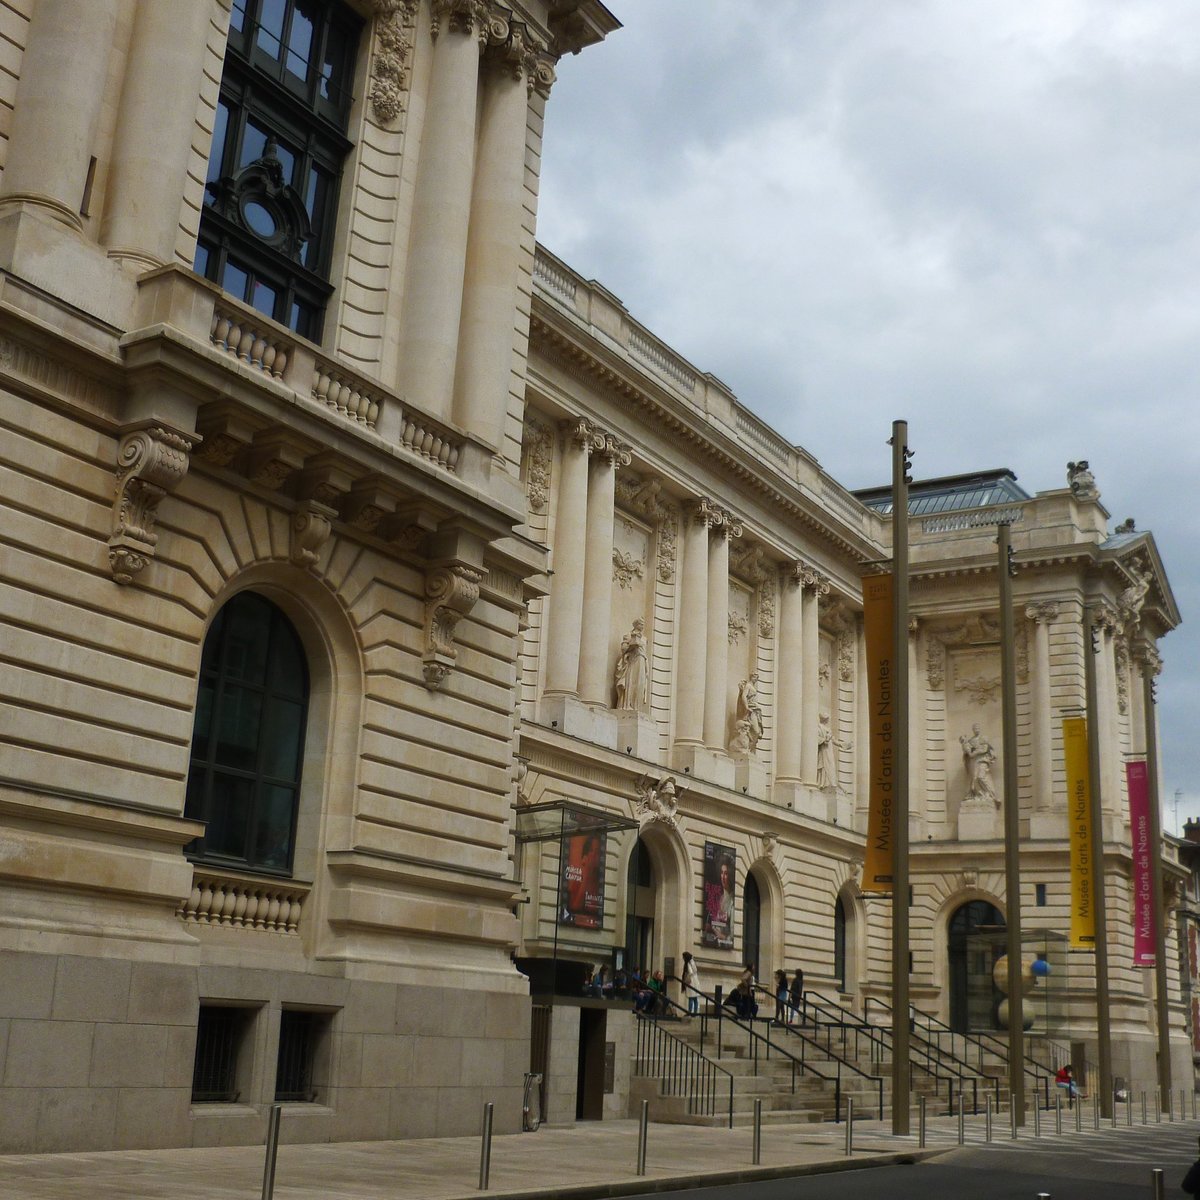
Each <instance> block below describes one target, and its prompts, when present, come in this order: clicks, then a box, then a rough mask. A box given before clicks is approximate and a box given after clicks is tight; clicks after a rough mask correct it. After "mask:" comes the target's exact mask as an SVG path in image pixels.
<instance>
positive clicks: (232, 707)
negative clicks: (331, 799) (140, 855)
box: [184, 591, 311, 878]
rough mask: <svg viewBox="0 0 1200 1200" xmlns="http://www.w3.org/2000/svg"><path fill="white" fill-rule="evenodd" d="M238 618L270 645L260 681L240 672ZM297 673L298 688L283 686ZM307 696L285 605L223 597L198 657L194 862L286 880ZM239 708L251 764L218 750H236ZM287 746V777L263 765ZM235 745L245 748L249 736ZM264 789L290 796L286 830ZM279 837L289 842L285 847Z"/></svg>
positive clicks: (306, 677)
mask: <svg viewBox="0 0 1200 1200" xmlns="http://www.w3.org/2000/svg"><path fill="white" fill-rule="evenodd" d="M243 621H250V622H255V623H257V625H258V627H259V628H258V632H259V633H260V635H261V636H262V637H263V638H265V641H266V646H265V649H264V651H263V654H262V669H261V679H253V678H247V677H246V676H244V675H242V674H239V668H238V663H237V662H236V652H237V650H238V646H237V644H236V643H235V641H234V638H235V634H236V632H237V627H238V626H239V624H240V623H241V622H243ZM293 675H294V676H295V677H296V678H297V679H298V685H297V686H286V685H285V684H286V680H287V679H288V677H289V676H293ZM281 681H285V682H281ZM310 696H311V679H310V673H309V669H308V658H307V655H306V654H305V652H304V645H303V643H302V642H301V640H300V636H299V634H298V633H297V632H296V629H295V626H293V625H292V623H291V621H289V620H288V618H287V616H286V614H285V613H284V612H283V610H282V609H281V608H279V606H278V605H276V604H274V603H273V602H272V601H271V600H269V599H268V598H267V597H266V596H263V595H262V594H261V593H258V592H254V591H243V592H238V593H237V595H235V596H233V597H231V598H230V599H229V600H228V601H226V603H225V604H224V605H222V607H221V609H220V611H219V612H218V613H217V615H216V616H215V617H214V619H213V622H212V625H211V626H210V628H209V630H208V634H207V636H206V637H205V639H204V648H203V651H202V655H201V665H200V677H199V680H198V686H197V700H196V716H195V721H194V723H193V731H192V753H191V762H190V767H189V772H188V783H187V799H186V804H185V809H184V815H185V816H187V817H188V818H190V819H193V820H201V821H204V822H205V832H204V834H203V835H202V836H201V837H199V838H197V839H195V840H194V841H192V842H191V843H189V845H188V847H187V854H188V857H189V858H190V859H192V860H193V861H196V862H203V863H208V864H214V865H219V866H224V867H232V868H235V869H238V870H245V871H253V872H255V873H257V874H264V875H276V876H279V877H281V878H290V877H291V875H292V871H293V865H294V862H293V860H294V855H295V847H296V829H297V824H298V820H299V812H300V788H301V784H302V775H303V770H302V768H303V762H304V742H305V733H306V730H307V725H308V708H309V699H310ZM239 711H240V712H241V714H242V715H243V721H244V720H245V714H246V713H247V712H251V713H252V714H253V716H254V718H255V722H256V726H257V727H256V729H255V730H254V731H253V733H254V740H253V764H252V765H248V764H247V763H245V762H241V763H239V762H237V761H235V760H234V759H233V756H232V755H231V754H230V753H229V751H228V750H224V751H223V749H222V747H223V745H225V744H226V743H229V744H231V745H232V746H233V747H234V749H235V750H236V749H237V748H238V747H239V743H238V742H237V741H236V740H235V738H236V732H235V735H234V737H230V733H231V730H235V731H240V730H241V726H242V723H243V722H239V721H236V720H234V717H236V715H237V714H238V713H239ZM289 715H294V716H295V723H294V726H293V725H292V724H291V723H289V722H287V721H286V720H285V718H286V717H287V716H289ZM289 744H290V747H291V749H292V750H293V753H291V754H288V755H287V758H288V759H290V760H291V764H290V765H291V769H290V770H289V771H287V772H286V773H285V772H283V771H279V770H269V769H267V768H268V767H269V766H270V765H271V764H272V763H273V762H277V761H278V760H279V758H280V757H281V753H282V752H283V751H286V750H287V749H288V748H289ZM240 746H241V748H242V749H246V750H248V749H249V742H248V741H244V742H242V743H240ZM281 747H282V750H281ZM247 785H248V787H247ZM269 789H275V792H274V795H275V799H276V801H278V799H279V793H286V792H288V791H290V792H291V805H290V813H289V815H288V822H287V830H286V836H285V835H284V833H283V830H282V829H280V828H278V824H279V822H278V813H275V814H274V815H273V814H272V811H271V808H270V805H269V802H268V798H269V797H270V796H271V795H272V794H273V793H272V792H271V791H269ZM247 792H248V800H247ZM273 820H274V821H275V824H276V828H275V829H274V830H272V829H271V824H272V821H273ZM239 823H241V824H242V825H243V826H244V828H243V831H242V836H241V838H240V843H241V849H240V852H233V851H232V850H231V848H230V846H231V843H234V842H237V841H238V838H237V836H236V835H237V828H238V825H239ZM266 835H270V837H271V842H272V844H271V846H268V847H266V849H265V850H264V849H263V848H262V843H263V840H264V837H265V836H266ZM281 839H282V840H283V842H284V843H285V844H283V845H282V846H281ZM222 847H223V848H222ZM273 847H281V848H278V849H276V848H273Z"/></svg>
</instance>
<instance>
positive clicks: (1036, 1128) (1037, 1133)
mask: <svg viewBox="0 0 1200 1200" xmlns="http://www.w3.org/2000/svg"><path fill="white" fill-rule="evenodd" d="M1033 1136H1034V1137H1035V1138H1036V1137H1041V1136H1042V1106H1041V1105H1040V1104H1039V1103H1038V1098H1037V1093H1036V1092H1035V1093H1034V1096H1033Z"/></svg>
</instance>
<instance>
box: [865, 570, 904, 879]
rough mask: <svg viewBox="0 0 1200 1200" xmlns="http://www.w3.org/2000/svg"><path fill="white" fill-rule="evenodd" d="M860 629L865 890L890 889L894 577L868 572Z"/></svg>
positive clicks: (893, 765) (893, 759)
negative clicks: (866, 787) (865, 746)
mask: <svg viewBox="0 0 1200 1200" xmlns="http://www.w3.org/2000/svg"><path fill="white" fill-rule="evenodd" d="M863 632H864V634H865V637H866V643H867V704H868V707H869V709H870V721H869V736H870V739H871V742H870V746H871V763H870V783H871V791H870V798H871V807H870V812H869V814H868V818H867V852H866V862H865V864H864V865H863V882H862V890H863V891H864V892H890V891H891V890H892V871H893V863H892V851H893V847H894V845H895V839H894V837H893V834H892V796H893V787H894V782H895V755H894V752H893V747H892V736H893V731H894V729H895V712H896V707H895V705H896V699H897V697H896V696H895V695H894V693H893V683H894V680H895V637H894V635H893V629H892V577H891V576H890V575H871V576H869V577H868V578H866V579H864V580H863Z"/></svg>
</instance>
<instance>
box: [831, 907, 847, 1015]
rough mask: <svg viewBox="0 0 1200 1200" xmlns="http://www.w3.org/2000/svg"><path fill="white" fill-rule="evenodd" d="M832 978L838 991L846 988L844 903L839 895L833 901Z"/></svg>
mask: <svg viewBox="0 0 1200 1200" xmlns="http://www.w3.org/2000/svg"><path fill="white" fill-rule="evenodd" d="M833 978H834V979H835V980H836V981H837V985H838V991H839V992H844V991H845V990H846V904H845V901H843V900H842V898H841V896H838V898H837V899H836V900H835V901H834V902H833Z"/></svg>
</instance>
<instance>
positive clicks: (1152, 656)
mask: <svg viewBox="0 0 1200 1200" xmlns="http://www.w3.org/2000/svg"><path fill="white" fill-rule="evenodd" d="M1133 657H1134V658H1135V659H1136V660H1137V663H1138V665H1139V666H1140V667H1141V668H1142V674H1143V675H1152V676H1155V675H1161V674H1162V669H1163V661H1162V655H1161V654H1159V652H1158V647H1157V646H1156V645H1155V644H1154V643H1153V642H1152V641H1150V640H1149V639H1148V638H1139V639H1138V640H1137V641H1136V642H1135V643H1134V646H1133Z"/></svg>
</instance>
